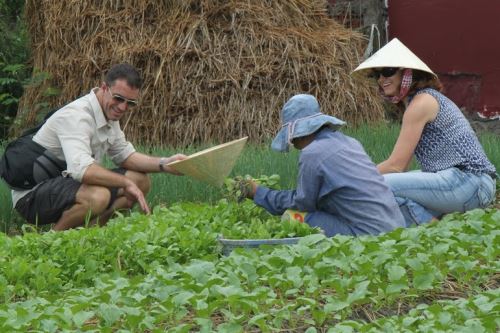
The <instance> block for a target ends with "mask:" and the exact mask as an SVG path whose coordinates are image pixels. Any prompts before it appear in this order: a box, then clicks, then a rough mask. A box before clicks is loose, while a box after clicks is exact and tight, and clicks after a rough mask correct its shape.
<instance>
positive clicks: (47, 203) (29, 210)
mask: <svg viewBox="0 0 500 333" xmlns="http://www.w3.org/2000/svg"><path fill="white" fill-rule="evenodd" d="M111 171H113V172H116V173H119V174H122V175H124V174H125V172H126V171H127V170H126V169H124V168H116V169H113V170H111ZM81 185H82V183H80V182H79V181H76V180H74V179H73V178H70V177H62V176H61V177H56V178H51V179H48V180H46V181H44V182H43V183H41V184H40V185H38V186H37V187H36V188H35V189H34V190H33V191H31V192H29V193H28V194H26V195H25V196H24V197H22V198H21V199H19V201H18V202H17V204H16V210H17V211H18V212H19V214H20V215H21V216H22V217H24V218H25V219H26V221H28V223H31V224H38V225H42V224H49V223H56V222H57V221H58V220H59V219H60V218H61V216H62V214H63V212H64V211H65V210H67V209H69V208H71V207H73V206H74V204H75V202H76V193H77V192H78V189H79V188H80V186H81ZM109 191H110V192H111V199H110V200H109V205H108V208H109V207H111V205H112V204H113V202H114V201H115V200H116V197H117V195H118V188H117V187H111V188H109Z"/></svg>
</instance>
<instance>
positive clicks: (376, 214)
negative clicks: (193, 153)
mask: <svg viewBox="0 0 500 333" xmlns="http://www.w3.org/2000/svg"><path fill="white" fill-rule="evenodd" d="M281 120H282V123H283V125H282V127H281V130H280V131H279V133H278V135H277V136H276V137H275V138H274V140H273V142H272V144H271V147H272V149H274V150H277V151H280V152H286V151H288V147H289V145H293V146H294V147H295V148H296V149H299V150H301V154H300V160H299V175H298V179H297V189H296V190H287V191H276V190H270V189H268V188H266V187H264V186H260V185H257V184H256V183H255V182H253V181H250V182H249V186H248V194H247V197H249V198H253V200H254V202H255V203H256V204H257V205H259V206H262V207H264V208H265V209H266V210H267V211H269V212H270V213H271V214H275V215H279V214H283V213H285V214H284V216H291V217H292V218H295V219H298V220H299V221H302V222H303V221H305V222H306V223H307V224H309V225H311V226H313V227H319V228H321V229H322V230H323V231H324V233H325V235H327V236H329V237H330V236H334V235H337V234H342V235H365V234H372V235H375V234H379V233H381V232H386V231H390V230H392V229H395V228H398V227H403V226H404V219H403V216H402V215H401V212H400V211H399V209H398V205H397V203H396V201H395V199H394V196H393V195H392V193H391V191H390V189H389V187H388V186H387V185H386V184H385V183H384V179H383V177H382V176H381V175H380V173H379V172H378V171H377V168H376V166H375V164H373V162H372V161H371V160H370V158H369V157H368V155H367V154H366V153H365V151H364V149H363V147H362V146H361V144H360V143H359V142H358V141H356V140H355V139H353V138H351V137H348V136H346V135H344V134H342V133H341V132H339V131H337V128H339V127H340V126H341V125H343V124H344V122H343V121H341V120H339V119H337V118H335V117H331V116H328V115H326V114H323V113H321V112H320V107H319V104H318V101H317V100H316V98H315V97H314V96H311V95H305V94H303V95H296V96H293V97H292V98H291V99H290V100H289V101H288V102H287V103H286V104H285V105H284V107H283V109H282V110H281ZM285 211H286V212H285Z"/></svg>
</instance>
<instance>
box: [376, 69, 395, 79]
mask: <svg viewBox="0 0 500 333" xmlns="http://www.w3.org/2000/svg"><path fill="white" fill-rule="evenodd" d="M398 70H399V67H384V68H380V69H374V70H372V72H371V74H370V76H371V77H374V78H376V79H378V78H379V77H380V75H382V76H383V77H391V76H393V75H394V74H396V72H397V71H398Z"/></svg>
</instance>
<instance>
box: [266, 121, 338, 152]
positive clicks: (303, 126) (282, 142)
mask: <svg viewBox="0 0 500 333" xmlns="http://www.w3.org/2000/svg"><path fill="white" fill-rule="evenodd" d="M323 125H328V126H329V127H331V128H333V129H335V130H336V129H338V128H339V127H341V126H343V125H345V121H343V120H340V119H338V118H335V117H332V116H329V115H326V114H325V115H321V116H317V117H314V118H308V119H304V120H298V121H297V123H296V124H295V129H294V131H293V135H292V137H291V139H295V138H300V137H303V136H307V135H310V134H312V133H314V132H316V131H317V130H319V129H320V128H321V127H322V126H323ZM288 131H289V127H288V126H284V127H282V128H281V130H280V131H279V132H278V134H276V136H275V137H274V140H273V142H272V143H271V149H272V150H275V151H279V152H283V153H285V152H288V150H289V142H288Z"/></svg>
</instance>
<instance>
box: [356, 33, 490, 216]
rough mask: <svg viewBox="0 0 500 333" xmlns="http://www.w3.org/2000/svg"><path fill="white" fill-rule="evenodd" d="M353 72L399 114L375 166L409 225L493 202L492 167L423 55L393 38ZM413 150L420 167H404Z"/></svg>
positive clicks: (406, 165) (407, 164) (482, 206)
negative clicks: (390, 145) (370, 81)
mask: <svg viewBox="0 0 500 333" xmlns="http://www.w3.org/2000/svg"><path fill="white" fill-rule="evenodd" d="M355 71H364V72H365V73H367V74H369V75H371V76H372V77H374V78H375V79H376V80H377V83H378V86H379V91H380V94H381V96H382V97H383V98H384V99H385V100H387V101H389V102H391V103H395V104H397V106H398V107H399V110H400V112H401V113H402V124H401V130H400V133H399V137H398V139H397V142H396V144H395V146H394V149H393V151H392V153H391V155H390V156H389V158H388V159H387V160H385V161H383V162H382V163H380V164H379V165H378V169H379V171H380V172H381V173H382V174H384V177H385V180H386V182H387V183H388V184H389V186H390V187H391V189H392V191H393V192H394V195H395V197H396V200H397V201H398V203H399V205H400V208H401V211H402V212H403V215H404V217H405V220H406V223H407V225H411V224H417V225H418V224H423V223H428V222H430V221H433V220H437V219H439V218H440V217H441V216H442V215H443V214H446V213H451V212H464V211H466V210H469V209H473V208H479V207H481V208H484V207H486V206H488V205H489V204H490V203H491V202H492V201H493V199H494V197H495V179H496V177H497V175H496V170H495V167H494V166H493V164H492V163H491V162H490V161H489V160H488V158H487V157H486V155H485V153H484V151H483V148H482V147H481V144H480V143H479V141H478V139H477V137H476V135H475V133H474V131H473V130H472V128H471V127H470V125H469V123H468V121H467V120H466V118H465V117H464V116H463V114H462V113H461V112H460V109H459V108H458V107H457V106H456V105H455V104H454V103H453V102H452V101H451V100H449V99H448V98H447V97H446V96H444V95H443V94H442V93H441V92H440V91H441V89H442V85H441V82H440V81H439V79H438V77H437V75H436V74H434V73H433V72H432V71H431V70H430V68H429V67H427V65H426V64H425V63H424V62H422V60H420V59H419V58H418V57H417V56H416V55H415V54H413V52H411V51H410V50H409V49H408V48H407V47H406V46H405V45H403V44H402V43H401V42H400V41H399V40H398V39H396V38H394V39H393V40H392V41H391V42H390V43H388V44H387V45H385V46H384V47H383V48H381V49H380V50H379V51H378V52H376V53H375V54H374V55H373V56H372V57H370V58H368V59H367V60H366V61H364V62H363V63H361V64H360V65H359V66H358V67H357V68H356V69H355ZM413 155H415V157H416V159H417V161H418V162H419V164H420V167H421V171H413V172H406V171H407V170H408V167H409V165H410V162H411V160H412V157H413Z"/></svg>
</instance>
